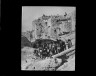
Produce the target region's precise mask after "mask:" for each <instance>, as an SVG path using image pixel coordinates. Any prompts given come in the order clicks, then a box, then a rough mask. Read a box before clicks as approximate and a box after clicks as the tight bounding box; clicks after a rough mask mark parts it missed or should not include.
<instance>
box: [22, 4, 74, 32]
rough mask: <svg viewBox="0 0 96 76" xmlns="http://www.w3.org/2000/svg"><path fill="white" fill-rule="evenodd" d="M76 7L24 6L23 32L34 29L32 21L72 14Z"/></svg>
mask: <svg viewBox="0 0 96 76" xmlns="http://www.w3.org/2000/svg"><path fill="white" fill-rule="evenodd" d="M74 9H75V7H52V6H48V7H47V6H37V7H36V6H35V7H33V6H23V7H22V31H26V30H31V29H32V21H33V20H34V19H37V18H38V17H40V16H42V15H43V14H45V15H56V14H65V12H67V13H70V12H72V11H73V10H74Z"/></svg>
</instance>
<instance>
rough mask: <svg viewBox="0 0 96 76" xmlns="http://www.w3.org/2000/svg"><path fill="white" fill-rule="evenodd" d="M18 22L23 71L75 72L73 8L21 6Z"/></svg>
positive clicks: (74, 22)
mask: <svg viewBox="0 0 96 76" xmlns="http://www.w3.org/2000/svg"><path fill="white" fill-rule="evenodd" d="M21 21H22V24H21V70H22V71H75V46H76V41H75V40H76V39H75V36H76V7H75V6H22V19H21Z"/></svg>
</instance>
